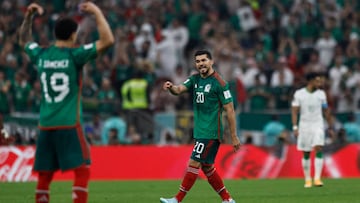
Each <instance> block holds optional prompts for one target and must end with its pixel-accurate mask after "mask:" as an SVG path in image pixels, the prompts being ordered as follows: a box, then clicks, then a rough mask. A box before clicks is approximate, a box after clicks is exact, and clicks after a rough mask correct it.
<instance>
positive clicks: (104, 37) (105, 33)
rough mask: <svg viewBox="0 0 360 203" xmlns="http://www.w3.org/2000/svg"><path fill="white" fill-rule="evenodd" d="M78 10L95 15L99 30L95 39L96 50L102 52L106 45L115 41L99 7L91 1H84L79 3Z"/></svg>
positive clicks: (108, 45)
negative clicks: (97, 38) (97, 37)
mask: <svg viewBox="0 0 360 203" xmlns="http://www.w3.org/2000/svg"><path fill="white" fill-rule="evenodd" d="M80 10H81V11H83V12H87V13H91V14H94V16H95V20H96V25H97V29H98V32H99V40H97V41H96V49H97V52H98V53H99V52H103V51H105V50H106V49H107V48H108V47H110V46H111V45H113V44H114V41H115V40H114V35H113V33H112V31H111V29H110V26H109V24H108V22H107V21H106V19H105V17H104V14H103V13H102V12H101V10H100V8H99V7H98V6H96V5H95V4H94V3H92V2H85V3H82V4H80Z"/></svg>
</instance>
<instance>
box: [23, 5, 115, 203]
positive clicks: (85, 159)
mask: <svg viewBox="0 0 360 203" xmlns="http://www.w3.org/2000/svg"><path fill="white" fill-rule="evenodd" d="M79 9H80V11H81V12H84V13H89V14H93V15H94V16H95V20H96V24H97V29H98V32H99V40H97V41H96V42H93V43H89V44H86V45H81V46H79V47H77V46H76V37H77V30H78V25H77V23H76V21H74V20H73V19H71V18H69V17H63V18H60V19H58V20H57V21H56V23H55V26H54V34H55V38H56V41H55V43H54V44H53V45H52V46H49V47H46V48H44V47H41V46H39V44H37V43H36V42H33V41H32V39H31V25H32V19H33V18H34V15H35V14H36V13H37V14H39V15H41V14H42V13H43V12H44V10H43V8H42V7H41V6H40V5H38V4H36V3H32V4H30V5H29V6H28V7H27V11H26V14H25V19H24V21H23V23H22V25H21V27H20V31H19V44H20V45H21V46H22V47H23V48H24V50H25V52H26V54H27V55H28V56H29V58H30V60H31V62H32V63H33V64H36V66H37V71H38V74H39V77H40V82H41V89H42V101H41V106H40V121H39V128H40V134H39V136H38V139H37V143H36V153H35V163H34V171H37V172H38V182H37V186H36V194H35V198H36V202H37V203H38V202H42V203H44V202H49V198H50V197H49V186H50V183H51V181H52V178H53V175H54V172H55V171H57V170H59V169H60V170H62V171H68V170H72V171H73V172H74V184H73V187H72V191H73V193H72V198H73V202H74V203H86V202H87V199H88V193H87V192H88V182H89V178H90V167H89V166H90V153H89V147H88V143H87V141H86V139H85V136H84V133H83V128H82V106H81V87H82V67H83V65H84V64H85V63H87V62H88V61H89V60H91V59H94V58H96V56H97V55H98V54H99V53H101V52H103V51H105V50H106V49H107V48H108V47H110V46H111V45H112V44H113V43H114V36H113V34H112V32H111V29H110V27H109V25H108V23H107V21H106V19H105V17H104V15H103V13H102V12H101V10H100V9H99V7H97V6H96V5H95V4H93V3H91V2H85V3H81V4H80V5H79Z"/></svg>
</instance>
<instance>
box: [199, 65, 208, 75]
mask: <svg viewBox="0 0 360 203" xmlns="http://www.w3.org/2000/svg"><path fill="white" fill-rule="evenodd" d="M199 72H200V75H201V76H207V75H208V73H209V68H208V67H207V66H203V67H200V68H199Z"/></svg>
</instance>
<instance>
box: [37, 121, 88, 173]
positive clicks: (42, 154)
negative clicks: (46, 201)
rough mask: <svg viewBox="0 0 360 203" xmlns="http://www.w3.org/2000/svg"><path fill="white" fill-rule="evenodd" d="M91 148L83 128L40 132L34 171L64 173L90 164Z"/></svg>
mask: <svg viewBox="0 0 360 203" xmlns="http://www.w3.org/2000/svg"><path fill="white" fill-rule="evenodd" d="M90 162H91V161H90V148H89V145H88V143H87V141H86V138H85V135H84V134H83V130H82V128H81V127H80V126H79V127H76V128H70V129H56V130H40V134H39V136H38V139H37V142H36V152H35V163H34V171H55V170H58V169H61V170H62V171H65V170H69V169H73V168H76V167H78V166H81V165H83V164H90Z"/></svg>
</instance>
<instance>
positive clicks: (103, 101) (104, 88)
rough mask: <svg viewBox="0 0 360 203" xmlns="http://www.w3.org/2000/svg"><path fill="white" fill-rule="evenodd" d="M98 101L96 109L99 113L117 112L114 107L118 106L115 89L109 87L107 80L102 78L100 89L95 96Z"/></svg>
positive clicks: (109, 83)
mask: <svg viewBox="0 0 360 203" xmlns="http://www.w3.org/2000/svg"><path fill="white" fill-rule="evenodd" d="M97 99H98V100H99V106H98V109H99V111H100V112H103V113H107V114H111V113H112V112H114V111H117V109H116V107H117V106H119V100H118V95H117V93H116V91H115V89H114V88H113V87H112V86H111V81H110V79H109V78H103V80H102V84H101V88H100V89H99V92H98V94H97Z"/></svg>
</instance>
